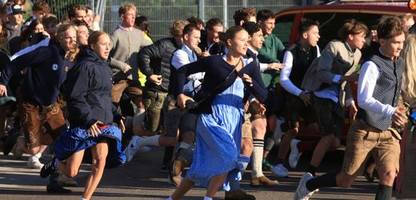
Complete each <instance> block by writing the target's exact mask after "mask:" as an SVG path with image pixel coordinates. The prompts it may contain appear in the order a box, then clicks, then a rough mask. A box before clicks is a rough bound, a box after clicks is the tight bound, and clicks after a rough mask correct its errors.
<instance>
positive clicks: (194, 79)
mask: <svg viewBox="0 0 416 200" xmlns="http://www.w3.org/2000/svg"><path fill="white" fill-rule="evenodd" d="M200 38H201V31H200V30H199V29H198V27H197V26H196V25H195V24H188V25H186V26H185V27H184V29H183V37H182V39H183V45H182V48H180V49H178V50H177V51H175V53H173V56H172V61H171V65H172V66H173V68H175V69H176V70H178V69H180V68H181V67H182V66H184V65H186V64H189V63H192V62H195V61H197V59H198V57H197V54H196V52H198V51H199V47H198V44H199V43H200V42H201V40H200ZM204 75H205V73H204V72H198V73H195V74H191V75H189V76H188V82H187V83H186V84H185V86H184V92H185V94H188V95H189V96H194V95H195V94H196V93H197V92H198V91H199V89H200V86H201V82H202V80H203V78H204ZM173 76H175V74H174V72H173ZM167 112H175V110H168V111H167ZM196 119H197V115H196V114H193V113H189V112H185V113H182V115H181V116H180V117H179V118H176V119H166V120H169V121H170V122H166V123H170V124H172V120H175V121H177V122H175V123H179V134H180V137H179V138H181V141H180V142H179V145H178V146H177V150H176V153H175V158H174V160H173V162H172V166H171V167H170V168H171V169H170V170H169V172H170V179H171V181H172V182H173V183H174V184H175V185H179V183H180V181H181V179H182V178H181V174H182V171H183V169H184V168H185V167H186V166H187V165H189V164H190V163H191V162H192V154H193V150H192V146H193V142H194V138H195V125H196Z"/></svg>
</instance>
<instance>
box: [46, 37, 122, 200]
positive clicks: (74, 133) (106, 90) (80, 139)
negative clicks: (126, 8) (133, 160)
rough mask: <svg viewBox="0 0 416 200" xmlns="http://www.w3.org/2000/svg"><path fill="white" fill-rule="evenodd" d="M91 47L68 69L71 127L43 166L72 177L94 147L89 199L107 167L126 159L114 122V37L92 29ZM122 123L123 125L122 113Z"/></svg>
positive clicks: (66, 87)
mask: <svg viewBox="0 0 416 200" xmlns="http://www.w3.org/2000/svg"><path fill="white" fill-rule="evenodd" d="M88 43H89V47H88V48H85V49H83V50H81V52H80V54H79V55H78V56H79V57H78V60H77V63H76V64H75V66H74V67H73V68H72V69H71V70H70V71H69V72H68V75H67V80H66V82H65V84H64V96H65V98H66V100H67V108H68V114H69V116H68V119H69V122H70V129H68V130H66V131H65V132H64V133H62V134H61V135H60V136H59V137H58V138H57V141H56V143H55V155H56V158H55V159H53V160H52V161H51V162H49V163H47V164H46V165H45V166H44V167H43V168H42V170H41V176H42V177H47V176H48V175H49V174H51V173H53V172H54V171H56V170H59V171H61V172H62V173H64V174H66V175H67V176H69V177H74V176H76V175H77V174H78V171H79V167H80V165H81V162H82V159H83V156H84V152H85V149H87V148H91V154H92V160H93V161H92V171H91V175H90V177H89V178H88V180H87V183H86V185H85V189H84V193H83V195H82V199H83V200H84V199H85V200H89V199H90V198H91V197H92V194H93V193H94V191H95V189H96V188H97V186H98V184H99V182H100V180H101V177H102V175H103V172H104V168H105V167H115V166H118V165H121V164H123V163H124V162H125V155H124V154H123V152H122V149H121V134H122V131H121V130H120V129H119V128H118V127H116V126H114V125H112V124H113V121H114V119H115V118H116V117H113V107H112V103H111V87H112V81H111V70H110V67H109V66H108V62H107V59H108V55H109V52H110V49H111V40H110V38H109V36H108V35H107V34H106V33H105V32H99V31H97V32H93V33H92V34H91V35H90V37H89V38H88ZM115 121H119V126H120V127H121V128H122V129H124V128H123V127H124V125H123V124H122V122H121V117H118V118H117V119H116V120H115Z"/></svg>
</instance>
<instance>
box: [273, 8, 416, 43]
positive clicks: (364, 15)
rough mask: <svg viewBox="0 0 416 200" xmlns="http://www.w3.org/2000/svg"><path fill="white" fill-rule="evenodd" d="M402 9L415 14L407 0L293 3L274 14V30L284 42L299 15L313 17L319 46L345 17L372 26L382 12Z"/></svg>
mask: <svg viewBox="0 0 416 200" xmlns="http://www.w3.org/2000/svg"><path fill="white" fill-rule="evenodd" d="M411 2H412V1H411ZM411 5H416V4H411ZM406 13H412V14H414V15H416V11H415V10H411V9H410V3H409V1H376V0H373V1H356V0H340V1H334V2H331V3H328V4H324V5H313V6H300V7H299V6H297V7H292V8H288V9H285V10H282V11H280V12H278V13H277V14H276V29H275V33H276V34H277V35H278V36H279V38H280V39H281V40H282V42H283V43H284V44H285V46H288V45H290V44H293V43H294V42H295V41H296V39H297V37H298V27H299V25H300V21H301V19H302V18H309V19H313V20H317V21H319V23H320V27H319V28H320V35H321V38H320V41H319V47H321V48H324V47H325V45H326V44H327V43H328V42H329V41H331V40H332V39H334V38H336V34H337V32H338V29H339V28H340V27H341V26H342V24H343V23H344V21H345V20H346V19H351V18H354V19H356V20H358V21H361V22H363V23H365V24H366V25H367V26H368V27H372V26H374V25H376V24H377V23H378V20H379V19H380V18H381V17H382V16H385V15H396V16H401V15H404V14H406Z"/></svg>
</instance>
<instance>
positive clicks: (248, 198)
mask: <svg viewBox="0 0 416 200" xmlns="http://www.w3.org/2000/svg"><path fill="white" fill-rule="evenodd" d="M225 200H256V197H255V196H253V195H251V194H247V193H246V192H244V191H243V190H234V191H229V192H225Z"/></svg>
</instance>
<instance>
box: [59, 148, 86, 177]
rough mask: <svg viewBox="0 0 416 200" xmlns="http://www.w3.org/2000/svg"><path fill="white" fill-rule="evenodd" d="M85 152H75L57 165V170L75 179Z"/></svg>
mask: <svg viewBox="0 0 416 200" xmlns="http://www.w3.org/2000/svg"><path fill="white" fill-rule="evenodd" d="M84 152H85V150H81V151H77V152H75V153H74V154H72V155H71V156H70V157H69V158H68V159H66V160H65V161H62V162H60V163H59V165H58V170H59V171H60V172H62V173H63V174H65V175H66V176H68V177H75V176H76V175H77V174H78V172H79V167H80V166H81V163H82V158H83V157H84Z"/></svg>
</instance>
